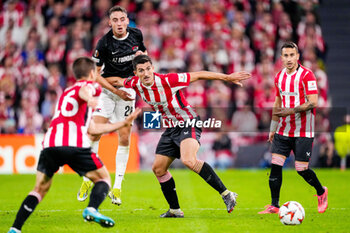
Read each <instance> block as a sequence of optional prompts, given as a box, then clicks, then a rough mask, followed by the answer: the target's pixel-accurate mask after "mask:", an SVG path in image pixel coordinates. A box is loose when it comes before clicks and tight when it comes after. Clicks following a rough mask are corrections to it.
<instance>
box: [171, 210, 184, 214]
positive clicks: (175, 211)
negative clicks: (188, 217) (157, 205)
mask: <svg viewBox="0 0 350 233" xmlns="http://www.w3.org/2000/svg"><path fill="white" fill-rule="evenodd" d="M181 212H182V211H181V209H170V213H172V214H181Z"/></svg>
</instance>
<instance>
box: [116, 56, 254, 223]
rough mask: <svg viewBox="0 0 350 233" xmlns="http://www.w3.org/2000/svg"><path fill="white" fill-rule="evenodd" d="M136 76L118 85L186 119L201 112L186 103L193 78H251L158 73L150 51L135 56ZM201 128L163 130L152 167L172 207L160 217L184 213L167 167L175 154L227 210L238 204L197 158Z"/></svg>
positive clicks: (168, 115) (170, 115)
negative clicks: (217, 195)
mask: <svg viewBox="0 0 350 233" xmlns="http://www.w3.org/2000/svg"><path fill="white" fill-rule="evenodd" d="M133 68H134V73H135V75H136V76H134V77H130V78H128V79H126V80H122V79H119V83H118V85H120V86H121V85H124V86H125V87H128V88H132V89H134V90H135V91H136V93H137V94H138V95H139V96H140V97H141V98H142V99H143V100H144V101H145V102H147V103H148V104H149V105H151V107H152V108H153V109H154V110H155V111H159V112H160V113H161V114H162V117H163V119H167V120H169V121H173V122H175V121H185V120H188V119H189V120H191V119H195V120H198V119H199V118H198V115H197V113H196V112H195V111H194V109H193V108H192V107H191V106H190V105H189V104H188V103H187V101H186V99H185V98H184V96H183V94H182V92H181V91H180V89H182V88H185V87H187V86H188V85H189V84H190V82H194V81H197V80H215V79H216V80H223V81H227V82H233V83H235V84H237V85H242V84H241V83H240V81H242V80H245V79H248V78H250V74H249V73H246V72H237V73H233V74H230V75H226V74H220V73H214V72H207V71H199V72H191V73H181V74H176V73H173V74H157V73H154V67H153V65H152V61H151V59H150V58H149V57H148V56H147V55H139V56H137V57H135V58H134V60H133ZM201 132H202V129H201V128H198V127H182V128H181V127H180V126H177V127H173V128H167V129H166V130H165V132H164V133H163V134H162V136H161V139H160V141H159V143H158V146H157V149H156V157H155V160H154V163H153V167H152V170H153V172H154V174H155V175H156V177H157V179H158V181H159V183H160V186H161V189H162V191H163V194H164V197H165V199H166V200H167V202H168V204H169V206H170V208H169V210H168V211H167V212H166V213H164V214H162V215H160V217H183V216H184V214H183V212H182V211H181V209H180V205H179V202H178V198H177V194H176V189H175V182H174V179H173V177H172V176H171V174H170V172H169V171H168V169H169V166H170V164H171V163H172V162H173V161H174V159H175V158H178V159H181V161H182V162H183V163H184V164H185V165H186V166H187V167H188V168H189V169H191V170H192V171H194V172H196V173H197V174H199V175H200V176H201V177H202V178H203V179H204V180H205V181H206V182H207V183H208V184H209V185H210V186H211V187H213V188H214V189H215V190H216V191H218V192H219V194H220V195H221V196H222V198H223V200H224V202H225V204H226V207H227V212H228V213H231V212H232V210H233V209H234V207H235V205H236V197H237V194H236V193H233V192H231V191H229V190H228V189H227V188H226V187H225V185H224V184H223V183H222V181H221V180H220V178H219V177H218V176H217V174H216V173H215V171H214V170H213V169H212V168H211V167H210V165H209V164H207V163H206V162H204V161H201V160H198V159H197V158H196V154H197V151H198V149H199V139H200V136H201Z"/></svg>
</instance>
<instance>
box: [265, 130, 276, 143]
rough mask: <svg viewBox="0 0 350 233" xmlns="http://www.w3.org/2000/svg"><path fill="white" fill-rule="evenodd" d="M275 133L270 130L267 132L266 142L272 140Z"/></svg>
mask: <svg viewBox="0 0 350 233" xmlns="http://www.w3.org/2000/svg"><path fill="white" fill-rule="evenodd" d="M275 133H276V132H270V133H269V139H267V141H268V142H272V140H273V137H274V136H275Z"/></svg>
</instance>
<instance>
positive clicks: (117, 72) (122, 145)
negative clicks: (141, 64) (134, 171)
mask: <svg viewBox="0 0 350 233" xmlns="http://www.w3.org/2000/svg"><path fill="white" fill-rule="evenodd" d="M108 15H109V25H110V26H111V30H110V31H109V32H108V33H107V34H105V35H104V36H103V37H102V38H101V39H100V40H99V41H98V44H97V47H96V49H95V51H94V54H93V57H92V59H93V60H94V61H95V62H96V65H97V71H98V73H99V74H100V75H98V77H97V82H98V83H100V84H101V86H102V87H103V92H102V94H101V96H100V98H99V103H98V106H97V107H96V110H95V112H94V113H93V121H94V122H97V123H106V122H108V121H110V122H111V123H114V122H119V121H123V120H124V119H125V118H126V117H127V116H128V115H130V114H131V113H132V111H133V109H134V107H135V101H134V99H135V91H134V90H132V89H128V88H116V87H115V85H114V83H115V81H116V80H117V79H118V78H119V77H121V78H127V77H129V76H133V68H132V60H133V58H134V57H135V56H137V55H139V54H147V52H146V47H145V45H144V44H143V36H142V33H141V31H140V30H139V29H137V28H130V27H128V24H129V19H128V17H127V11H126V10H125V9H124V8H123V7H120V6H114V7H112V8H111V9H110V10H109V11H108ZM130 133H131V127H124V128H122V129H120V130H118V136H119V138H118V143H119V145H118V150H117V154H116V172H115V182H114V185H113V188H112V189H111V191H110V192H109V197H110V198H111V199H112V203H113V204H117V205H120V204H121V199H120V194H121V184H122V180H123V178H124V173H125V170H126V165H127V162H128V159H129V140H130ZM90 138H91V140H92V145H91V147H92V151H93V152H95V153H97V152H98V145H99V140H100V138H101V135H91V137H90ZM91 186H92V183H91V182H90V181H89V180H88V179H87V178H85V177H84V181H83V183H82V185H81V188H80V190H79V192H78V196H77V198H78V200H79V201H84V200H85V199H86V198H87V197H88V192H89V189H90V188H91Z"/></svg>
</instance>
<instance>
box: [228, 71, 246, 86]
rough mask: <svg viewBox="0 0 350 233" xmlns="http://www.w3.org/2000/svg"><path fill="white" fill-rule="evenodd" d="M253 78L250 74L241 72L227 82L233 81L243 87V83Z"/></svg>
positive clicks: (230, 76) (231, 75)
mask: <svg viewBox="0 0 350 233" xmlns="http://www.w3.org/2000/svg"><path fill="white" fill-rule="evenodd" d="M251 77H252V75H251V74H250V73H249V72H246V71H239V72H235V73H232V74H230V75H229V78H228V80H227V81H231V82H233V83H234V84H236V85H238V86H241V87H243V84H242V83H241V81H243V80H246V79H249V78H251Z"/></svg>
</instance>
